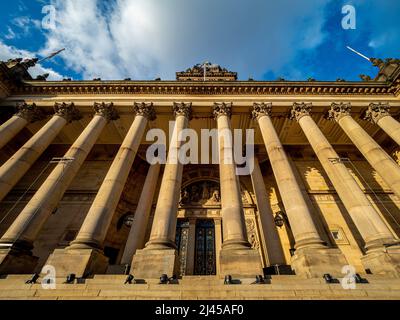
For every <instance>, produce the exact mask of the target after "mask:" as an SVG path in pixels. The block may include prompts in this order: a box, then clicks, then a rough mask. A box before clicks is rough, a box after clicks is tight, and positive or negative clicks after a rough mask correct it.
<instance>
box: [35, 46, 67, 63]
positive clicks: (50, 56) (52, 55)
mask: <svg viewBox="0 0 400 320" xmlns="http://www.w3.org/2000/svg"><path fill="white" fill-rule="evenodd" d="M63 51H65V48H63V49H61V50H58V51H56V52H53V53H52V54H51V55H49V56H48V57H45V58H43V59H41V60H39V61H38V63H41V62H43V61H46V60H49V59H51V58H53V57H55V56H56V55H58V54H60V53H61V52H63Z"/></svg>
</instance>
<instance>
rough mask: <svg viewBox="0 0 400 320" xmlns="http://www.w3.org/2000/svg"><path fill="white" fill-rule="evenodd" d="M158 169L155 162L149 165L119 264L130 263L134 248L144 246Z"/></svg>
mask: <svg viewBox="0 0 400 320" xmlns="http://www.w3.org/2000/svg"><path fill="white" fill-rule="evenodd" d="M160 169H161V165H160V164H159V163H156V164H153V165H151V166H150V169H149V172H148V173H147V177H146V181H145V182H144V185H143V189H142V193H141V195H140V199H139V203H138V206H137V208H136V211H135V217H134V219H133V224H132V227H131V230H130V231H129V236H128V240H127V241H126V245H125V250H124V253H123V255H122V259H121V264H130V263H131V261H132V257H133V255H134V254H135V252H136V250H137V249H142V248H143V247H144V244H145V236H146V230H147V225H148V223H149V217H150V213H151V208H152V205H153V199H154V193H155V191H156V187H157V181H158V177H159V175H160Z"/></svg>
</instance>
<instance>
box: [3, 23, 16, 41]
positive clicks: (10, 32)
mask: <svg viewBox="0 0 400 320" xmlns="http://www.w3.org/2000/svg"><path fill="white" fill-rule="evenodd" d="M15 37H16V34H15V32H14V30H13V29H11V27H9V26H8V27H7V34H6V35H5V36H4V38H6V39H7V40H11V39H15Z"/></svg>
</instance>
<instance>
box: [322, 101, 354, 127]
mask: <svg viewBox="0 0 400 320" xmlns="http://www.w3.org/2000/svg"><path fill="white" fill-rule="evenodd" d="M350 112H351V104H350V102H347V103H344V102H340V103H336V102H333V103H332V104H331V109H330V110H329V112H328V117H327V118H328V119H329V120H335V121H336V122H337V121H339V120H340V119H341V118H343V117H346V116H350Z"/></svg>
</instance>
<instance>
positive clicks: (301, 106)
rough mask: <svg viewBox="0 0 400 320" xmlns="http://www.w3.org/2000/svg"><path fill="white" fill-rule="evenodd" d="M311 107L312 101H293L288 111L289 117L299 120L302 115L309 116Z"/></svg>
mask: <svg viewBox="0 0 400 320" xmlns="http://www.w3.org/2000/svg"><path fill="white" fill-rule="evenodd" d="M311 109H312V103H305V102H295V103H293V108H292V110H291V112H290V116H289V119H290V120H296V121H300V119H301V118H302V117H304V116H309V115H310V112H311Z"/></svg>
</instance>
